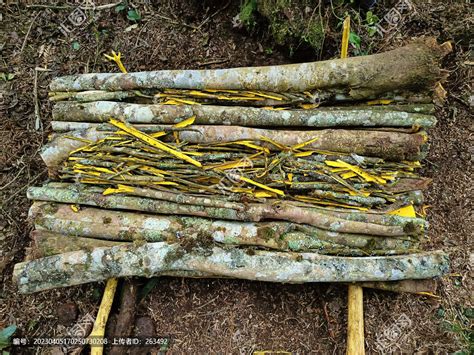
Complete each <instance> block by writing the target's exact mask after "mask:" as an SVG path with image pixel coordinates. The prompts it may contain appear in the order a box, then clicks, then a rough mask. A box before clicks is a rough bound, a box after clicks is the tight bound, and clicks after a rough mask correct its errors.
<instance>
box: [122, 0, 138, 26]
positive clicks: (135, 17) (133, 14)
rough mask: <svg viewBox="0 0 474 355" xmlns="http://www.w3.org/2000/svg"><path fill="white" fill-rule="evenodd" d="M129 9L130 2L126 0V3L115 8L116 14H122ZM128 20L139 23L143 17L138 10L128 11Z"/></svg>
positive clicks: (123, 2)
mask: <svg viewBox="0 0 474 355" xmlns="http://www.w3.org/2000/svg"><path fill="white" fill-rule="evenodd" d="M128 8H129V6H128V1H126V0H125V1H122V2H121V3H120V4H118V5H117V6H115V12H116V13H121V12H124V11H125V10H127V9H128ZM127 19H128V20H129V21H132V22H138V21H140V20H141V19H142V16H141V15H140V13H139V12H138V11H137V10H136V9H133V8H132V9H129V10H128V11H127Z"/></svg>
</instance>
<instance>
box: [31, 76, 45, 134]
mask: <svg viewBox="0 0 474 355" xmlns="http://www.w3.org/2000/svg"><path fill="white" fill-rule="evenodd" d="M33 96H34V101H35V130H36V131H39V130H40V129H41V131H43V122H42V121H41V114H40V106H39V101H38V68H35V81H34V85H33Z"/></svg>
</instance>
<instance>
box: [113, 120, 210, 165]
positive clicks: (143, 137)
mask: <svg viewBox="0 0 474 355" xmlns="http://www.w3.org/2000/svg"><path fill="white" fill-rule="evenodd" d="M109 123H110V124H112V125H114V126H115V127H117V128H120V129H121V130H123V131H125V132H127V133H128V134H130V135H132V136H134V137H136V138H138V139H140V140H141V141H142V142H144V143H146V144H148V145H150V146H152V147H154V148H157V149H160V150H162V151H165V152H166V153H169V154H171V155H174V156H175V157H176V158H178V159H181V160H184V161H186V162H188V163H190V164H193V165H194V166H197V167H199V168H200V167H201V166H202V165H201V163H200V162H198V161H197V160H194V159H193V158H190V157H188V156H187V155H186V154H183V153H181V152H179V151H177V150H174V149H171V148H169V147H168V146H166V145H165V144H163V143H162V142H160V141H158V140H156V139H155V138H153V137H151V136H150V135H148V134H146V133H143V132H141V131H139V130H138V129H136V128H134V127H132V126H130V125H128V124H126V123H124V122H121V121H118V120H116V119H113V118H111V119H110V121H109Z"/></svg>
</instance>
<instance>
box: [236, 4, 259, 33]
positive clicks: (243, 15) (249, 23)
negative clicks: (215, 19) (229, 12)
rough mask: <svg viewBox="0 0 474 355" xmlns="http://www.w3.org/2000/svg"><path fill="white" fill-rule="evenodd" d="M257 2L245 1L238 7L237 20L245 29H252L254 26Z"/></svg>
mask: <svg viewBox="0 0 474 355" xmlns="http://www.w3.org/2000/svg"><path fill="white" fill-rule="evenodd" d="M256 10H257V0H245V1H244V2H243V3H242V5H241V6H240V12H239V18H240V21H242V23H243V24H244V26H245V27H247V28H250V29H252V28H253V27H254V26H255V11H256Z"/></svg>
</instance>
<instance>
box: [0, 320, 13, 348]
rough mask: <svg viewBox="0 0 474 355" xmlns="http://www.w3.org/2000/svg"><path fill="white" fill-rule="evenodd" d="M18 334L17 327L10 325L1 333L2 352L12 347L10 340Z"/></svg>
mask: <svg viewBox="0 0 474 355" xmlns="http://www.w3.org/2000/svg"><path fill="white" fill-rule="evenodd" d="M15 332H16V325H10V326H9V327H6V328H4V329H2V330H1V331H0V350H2V349H5V348H8V347H9V346H10V338H11V336H12V335H13V334H14V333H15Z"/></svg>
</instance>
